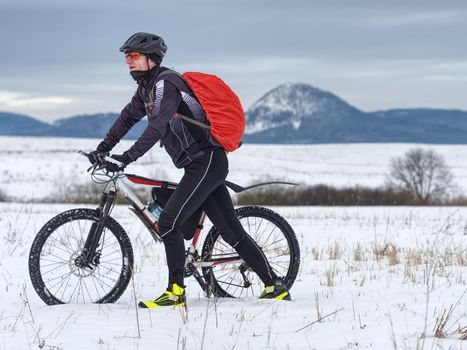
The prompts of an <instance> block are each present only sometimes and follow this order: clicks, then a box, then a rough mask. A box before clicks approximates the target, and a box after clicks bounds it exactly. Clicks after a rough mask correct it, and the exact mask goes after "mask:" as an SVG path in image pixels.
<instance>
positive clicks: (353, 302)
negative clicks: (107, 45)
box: [0, 137, 467, 350]
mask: <svg viewBox="0 0 467 350" xmlns="http://www.w3.org/2000/svg"><path fill="white" fill-rule="evenodd" d="M97 142H98V140H86V139H58V138H57V139H50V138H47V139H45V138H21V137H0V149H1V150H2V152H1V153H0V184H1V185H0V186H1V187H0V189H1V190H2V191H4V192H6V193H7V194H8V195H10V196H13V197H15V198H17V199H19V200H21V201H22V203H19V202H16V203H15V202H12V203H0V349H6V350H14V349H19V350H23V349H37V348H43V349H66V350H69V349H71V350H73V349H79V350H83V349H103V350H104V349H105V350H107V349H155V348H164V349H201V348H203V349H319V350H321V349H333V350H334V349H369V348H371V349H456V350H457V349H467V341H461V340H459V337H460V334H459V329H461V328H462V327H467V292H466V291H467V224H466V217H467V208H464V207H461V208H458V207H442V208H438V207H276V208H272V209H274V210H276V211H277V212H279V213H280V214H281V215H283V216H284V217H285V218H286V219H287V220H288V221H289V222H290V223H291V225H292V226H293V228H294V230H295V232H296V234H297V237H298V240H299V242H300V248H301V268H300V272H299V275H298V278H297V280H296V283H295V285H294V286H293V288H292V290H291V294H292V297H293V301H292V302H271V301H259V300H256V299H254V298H244V299H240V300H230V299H228V300H225V299H224V300H222V299H220V300H218V301H217V303H216V304H213V303H212V300H209V299H207V298H205V297H204V296H203V293H202V291H201V289H200V288H199V286H198V285H197V283H196V282H195V281H194V280H191V279H188V280H187V290H188V318H187V319H185V318H184V317H182V316H183V315H182V314H181V313H180V311H179V310H172V309H169V310H166V309H164V310H151V311H149V310H140V311H139V327H140V335H139V333H138V322H137V318H136V312H135V308H134V296H133V293H132V289H131V286H130V287H129V288H128V289H127V291H126V292H125V293H124V294H123V296H122V297H121V298H120V299H119V301H118V302H117V303H115V304H111V305H71V304H70V305H61V306H53V307H49V306H46V305H45V304H44V303H43V302H42V300H40V299H39V297H38V296H37V295H36V293H35V291H34V289H33V287H32V285H31V282H30V279H29V274H28V254H29V249H30V246H31V243H32V240H33V238H34V236H35V234H36V232H37V231H38V230H39V229H40V227H42V225H44V223H45V222H47V221H48V220H49V219H50V218H52V217H53V216H54V215H56V214H58V213H60V212H62V211H64V210H67V209H70V208H74V207H77V206H80V207H83V206H85V205H84V204H83V205H76V204H70V205H64V204H40V203H28V202H27V201H26V200H27V199H28V198H36V199H40V198H43V197H45V196H48V195H50V194H51V193H53V192H54V191H63V190H66V188H67V186H69V185H70V184H73V183H82V184H85V183H89V175H88V174H87V173H86V172H85V169H86V168H87V167H88V163H87V160H86V159H84V158H82V157H80V156H79V155H77V154H76V152H77V151H78V150H79V149H84V150H86V149H87V150H91V149H93V147H95V145H96V144H97ZM130 144H131V142H123V143H122V144H120V145H119V146H118V147H117V149H116V151H117V152H123V151H124V150H125V149H127V147H129V146H130ZM413 146H414V145H408V144H396V145H393V144H391V145H389V144H374V145H368V144H356V145H355V144H354V145H306V146H287V145H285V146H283V145H281V146H265V145H245V146H244V147H242V148H241V149H240V150H239V151H237V152H235V153H233V154H231V155H230V156H229V159H230V164H231V167H230V169H231V170H230V174H229V179H230V180H231V181H234V182H238V183H240V184H242V185H246V184H249V183H251V182H258V181H262V180H264V179H282V180H290V181H295V182H302V183H309V184H314V183H325V184H332V185H339V186H340V185H353V184H362V185H370V186H378V185H381V184H382V183H383V182H384V173H385V171H386V170H387V167H388V164H389V160H390V159H391V157H395V156H400V155H402V154H403V153H404V152H405V151H406V150H407V149H409V148H411V147H413ZM421 146H423V147H430V148H432V149H434V150H436V151H437V152H439V153H441V154H442V155H444V156H445V158H446V161H447V163H448V165H449V166H450V167H451V169H452V171H453V173H454V176H455V179H456V181H457V183H458V184H459V185H460V186H461V187H463V188H467V172H466V171H465V168H466V167H467V146H441V145H435V146H424V145H421ZM128 172H133V173H137V174H140V175H143V176H147V177H158V178H164V179H170V180H173V181H177V180H178V179H179V178H180V176H181V172H180V171H179V170H177V169H175V168H174V167H173V166H172V164H171V162H170V160H169V159H168V157H167V156H166V154H165V152H164V151H163V150H160V149H159V148H158V147H155V149H154V150H153V151H152V152H151V153H150V154H148V155H146V156H145V157H143V158H142V159H141V160H139V161H138V162H137V163H136V164H134V165H131V166H130V167H129V168H128ZM25 201H26V202H25ZM112 216H113V217H115V218H116V219H117V220H118V221H119V222H120V223H121V224H122V225H123V227H124V228H125V230H126V231H127V232H128V234H129V236H130V239H131V241H132V243H133V248H134V254H135V263H136V276H135V292H136V298H137V299H141V298H144V299H147V298H152V297H155V296H158V295H159V293H160V292H161V291H162V290H163V289H164V288H165V285H166V266H165V257H164V251H163V247H162V246H161V245H157V244H156V243H154V242H153V241H152V238H151V237H150V236H149V234H148V232H147V231H146V229H145V228H144V227H142V225H141V224H139V222H137V220H136V219H135V218H134V216H132V214H131V213H130V212H129V211H128V210H127V208H126V206H124V205H121V206H120V205H119V206H117V207H116V208H115V210H114V213H113V214H112ZM451 306H453V309H452V312H451V314H450V317H449V319H448V322H447V325H446V327H445V331H447V337H446V338H435V337H434V333H435V331H434V328H435V324H436V322H437V320H438V319H439V318H440V317H441V316H442V314H443V311H444V310H445V309H449V307H451ZM317 320H319V321H317ZM205 325H206V326H205ZM466 332H467V331H466ZM423 335H424V336H423ZM203 338H204V342H202V340H203Z"/></svg>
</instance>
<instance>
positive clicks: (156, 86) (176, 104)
mask: <svg viewBox="0 0 467 350" xmlns="http://www.w3.org/2000/svg"><path fill="white" fill-rule="evenodd" d="M167 69H168V68H165V67H159V66H157V67H154V68H153V69H152V70H151V72H150V76H149V77H148V78H146V79H145V80H144V81H143V82H142V83H140V84H139V86H138V89H137V90H136V93H135V95H134V96H133V98H132V100H131V102H130V103H128V105H127V106H126V107H125V108H124V109H123V110H122V112H121V113H120V116H119V117H118V119H117V120H116V121H115V123H114V124H113V125H112V127H111V128H110V129H109V132H108V133H107V135H106V137H105V138H104V143H105V144H106V145H107V146H108V147H109V148H110V149H112V148H113V147H114V146H115V145H116V144H117V143H118V142H119V141H120V139H121V138H122V137H123V136H124V135H125V134H126V133H127V132H128V130H130V128H131V127H132V126H133V125H135V124H136V122H138V121H139V120H141V119H142V118H143V117H144V116H145V115H146V110H145V103H149V101H150V99H149V94H150V93H153V94H154V95H153V96H154V97H153V101H154V105H153V108H152V111H150V113H149V115H148V125H147V127H146V129H145V130H144V132H143V133H142V134H141V136H140V137H139V138H138V140H136V142H135V143H134V145H133V146H132V147H131V148H130V149H129V150H127V151H126V152H125V154H126V155H127V156H128V158H129V159H130V160H131V161H135V160H136V159H138V158H139V157H141V156H142V155H143V154H145V153H146V152H147V151H148V150H149V149H150V148H151V147H152V146H154V144H156V142H157V141H159V140H161V142H162V144H163V145H164V147H165V149H166V150H167V153H168V154H169V155H170V157H171V158H172V161H173V163H174V164H175V166H176V167H177V168H183V167H186V166H187V165H188V164H190V163H191V162H192V161H193V160H194V159H196V158H198V157H200V156H202V155H204V154H205V153H206V152H207V151H209V150H211V149H213V148H216V147H219V144H218V143H217V142H216V141H215V140H214V139H213V138H212V136H211V134H210V133H209V131H208V130H206V129H204V128H201V127H199V126H196V125H194V124H191V123H189V122H186V121H183V120H182V119H181V118H180V117H177V116H176V115H175V113H179V114H182V115H185V116H187V117H190V118H193V119H195V120H197V121H200V122H203V123H207V120H206V116H205V114H204V111H203V109H202V107H201V105H200V104H199V102H198V101H197V100H196V98H195V97H194V96H193V93H192V91H191V90H190V88H189V87H188V86H187V85H186V83H185V81H184V80H183V79H182V78H181V77H180V76H178V75H176V74H163V76H161V77H160V78H159V75H160V73H162V72H163V71H165V70H167Z"/></svg>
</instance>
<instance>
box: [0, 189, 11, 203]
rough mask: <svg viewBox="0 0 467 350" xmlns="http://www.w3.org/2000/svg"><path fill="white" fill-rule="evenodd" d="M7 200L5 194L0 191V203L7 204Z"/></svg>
mask: <svg viewBox="0 0 467 350" xmlns="http://www.w3.org/2000/svg"><path fill="white" fill-rule="evenodd" d="M8 200H9V198H8V196H7V195H6V193H5V192H3V191H2V190H1V189H0V202H8Z"/></svg>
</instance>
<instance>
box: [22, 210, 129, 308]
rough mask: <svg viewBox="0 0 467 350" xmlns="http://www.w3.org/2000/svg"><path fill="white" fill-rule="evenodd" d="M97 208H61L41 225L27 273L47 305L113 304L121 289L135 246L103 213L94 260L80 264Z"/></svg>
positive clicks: (30, 255)
mask: <svg viewBox="0 0 467 350" xmlns="http://www.w3.org/2000/svg"><path fill="white" fill-rule="evenodd" d="M98 221H99V214H98V211H97V210H93V209H73V210H69V211H66V212H63V213H61V214H59V215H57V216H55V217H54V218H52V219H51V220H50V221H49V222H47V223H46V224H45V225H44V227H42V228H41V230H40V231H39V233H38V234H37V236H36V238H35V239H34V242H33V244H32V247H31V251H30V253H29V275H30V277H31V281H32V285H33V286H34V289H35V290H36V292H37V294H38V295H39V297H40V298H41V299H42V300H43V301H44V302H45V303H46V304H48V305H55V304H64V303H113V302H115V301H116V300H117V299H118V298H119V297H120V296H121V295H122V294H123V292H124V291H125V289H126V287H127V286H128V283H129V281H130V278H131V271H132V269H133V249H132V247H131V242H130V240H129V238H128V235H127V234H126V232H125V230H124V229H123V228H122V226H120V224H119V223H118V222H117V221H115V220H114V219H113V218H111V217H107V219H106V222H105V225H104V229H103V232H102V235H101V238H100V241H99V244H98V247H97V249H96V254H95V255H94V257H93V258H92V262H91V263H90V264H88V265H87V266H82V265H83V264H80V263H79V259H80V257H81V253H82V252H83V247H84V243H85V241H86V237H87V235H88V234H89V230H90V228H91V226H92V224H93V223H96V222H98Z"/></svg>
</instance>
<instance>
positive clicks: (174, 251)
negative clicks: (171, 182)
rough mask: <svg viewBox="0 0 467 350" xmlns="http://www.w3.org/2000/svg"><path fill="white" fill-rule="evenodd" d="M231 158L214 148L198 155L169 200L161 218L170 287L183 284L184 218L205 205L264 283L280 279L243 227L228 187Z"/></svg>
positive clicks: (227, 239)
mask: <svg viewBox="0 0 467 350" xmlns="http://www.w3.org/2000/svg"><path fill="white" fill-rule="evenodd" d="M227 173H228V161H227V155H226V154H225V151H224V150H222V149H215V150H212V151H210V152H209V153H207V154H206V155H204V156H202V157H200V158H197V159H196V160H194V161H193V162H192V163H191V164H190V165H188V166H187V167H186V168H185V174H184V176H183V178H182V179H181V181H180V184H179V185H178V186H177V189H176V190H175V192H174V193H173V194H172V196H171V197H170V199H169V200H168V202H167V204H166V206H165V208H164V211H163V212H162V214H161V217H160V219H159V228H160V231H161V233H160V234H161V237H162V239H163V241H164V245H165V252H166V254H167V265H168V267H169V287H170V286H171V285H172V284H173V283H177V284H178V285H180V286H183V285H184V284H183V277H184V269H185V267H184V265H185V243H184V239H183V235H182V232H181V227H182V225H183V223H184V222H185V220H186V219H187V218H188V217H189V216H190V215H191V214H193V213H194V212H195V211H196V210H197V209H198V208H200V207H202V208H203V210H204V211H205V212H206V214H207V216H208V217H209V219H210V220H211V222H212V223H213V224H214V225H215V226H216V227H217V229H218V230H219V231H220V233H221V235H222V238H223V239H224V240H225V241H226V242H227V243H229V244H230V245H231V246H232V247H234V248H235V250H236V251H237V252H238V254H239V255H240V257H241V258H242V259H243V260H244V261H245V262H246V263H247V265H248V266H249V267H251V268H252V269H253V271H254V272H256V274H258V276H259V278H261V280H262V281H263V283H264V284H265V285H272V284H273V282H274V281H275V280H276V279H277V278H278V277H277V275H276V274H275V273H274V271H273V270H272V268H271V266H270V265H269V263H268V261H267V259H266V257H265V255H264V254H263V252H262V251H261V249H260V248H259V247H258V245H257V244H256V243H255V242H254V240H253V239H252V238H251V237H250V236H249V235H248V234H247V233H246V231H245V230H244V229H243V227H242V225H241V224H240V221H239V220H238V218H237V216H236V214H235V210H234V207H233V204H232V199H231V198H230V194H229V191H228V190H227V187H226V186H225V183H224V181H225V178H226V177H227Z"/></svg>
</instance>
